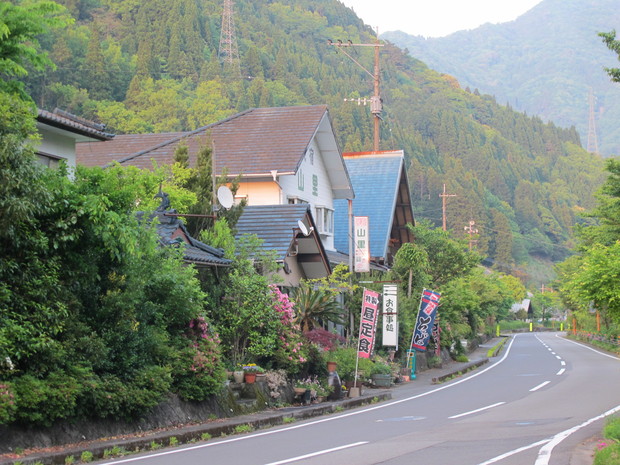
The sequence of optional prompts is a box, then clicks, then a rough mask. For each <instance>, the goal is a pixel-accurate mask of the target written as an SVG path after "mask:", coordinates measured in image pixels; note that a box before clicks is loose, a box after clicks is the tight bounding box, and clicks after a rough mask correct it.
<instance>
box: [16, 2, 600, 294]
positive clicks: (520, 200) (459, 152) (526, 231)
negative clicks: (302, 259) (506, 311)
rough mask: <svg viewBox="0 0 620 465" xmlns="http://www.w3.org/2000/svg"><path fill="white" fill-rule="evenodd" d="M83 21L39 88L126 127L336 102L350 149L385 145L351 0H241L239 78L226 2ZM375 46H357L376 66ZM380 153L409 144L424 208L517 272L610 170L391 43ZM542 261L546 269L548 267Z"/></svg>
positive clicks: (94, 9)
mask: <svg viewBox="0 0 620 465" xmlns="http://www.w3.org/2000/svg"><path fill="white" fill-rule="evenodd" d="M61 3H64V4H65V5H66V6H67V8H68V10H69V11H70V13H71V14H72V15H73V16H74V17H75V18H76V22H75V23H74V24H73V25H72V26H70V27H69V28H67V29H65V30H64V31H62V32H60V33H57V34H56V35H55V36H53V37H45V38H43V39H42V43H43V44H44V46H45V47H46V48H47V49H48V50H49V53H50V56H51V58H52V59H53V60H54V62H55V63H56V64H57V69H56V70H55V71H53V72H47V73H45V74H41V73H37V72H35V71H34V70H33V71H32V72H31V74H30V76H29V78H28V82H27V84H28V90H29V92H30V93H31V94H32V95H33V97H34V98H35V100H36V102H37V104H38V105H39V106H40V107H42V108H45V109H53V108H54V107H60V108H62V109H65V110H68V111H71V112H73V113H76V114H79V115H81V116H84V117H87V118H92V119H95V120H97V121H100V122H103V123H106V124H107V125H108V130H111V131H115V132H117V133H137V132H163V131H179V130H189V129H194V128H196V127H200V126H202V125H205V124H208V123H211V122H214V121H216V120H219V119H222V118H224V117H226V116H229V115H231V114H233V113H235V112H238V111H242V110H245V109H247V108H250V107H263V106H282V105H301V104H319V103H326V104H328V105H329V108H330V113H331V116H332V120H333V124H334V127H335V130H336V134H337V137H338V138H339V141H340V146H341V148H342V149H343V151H357V150H371V149H372V121H371V117H370V112H369V108H368V107H367V106H363V105H362V106H358V105H356V104H352V103H350V102H344V101H343V100H344V98H353V97H358V96H360V97H369V96H370V95H371V94H372V84H373V83H372V80H371V79H370V78H369V76H368V74H366V72H365V71H364V70H362V69H360V68H359V67H358V66H357V65H356V64H355V63H353V62H352V61H351V60H350V59H349V58H347V57H346V56H345V55H343V54H342V53H339V52H338V50H337V49H335V48H334V47H330V46H329V45H328V44H327V39H341V40H343V41H345V42H346V40H351V41H352V42H353V43H372V42H373V41H374V40H375V39H374V37H373V32H372V30H371V29H370V28H369V27H367V26H365V25H364V24H363V23H362V22H361V20H360V19H359V18H357V16H356V15H355V14H354V13H353V12H352V11H351V10H349V9H348V8H346V7H344V6H343V5H342V4H341V3H340V2H338V1H337V0H320V1H316V0H315V1H310V0H296V1H293V0H281V1H269V0H258V1H256V0H253V1H250V0H237V1H236V2H235V5H234V11H235V16H234V19H235V25H236V38H237V41H238V46H239V55H240V69H241V76H242V77H237V76H235V74H234V73H232V72H231V70H230V69H222V66H221V61H220V59H219V57H218V48H219V41H220V24H221V18H222V8H223V1H219V0H218V1H213V0H206V1H202V2H196V1H195V0H166V1H164V0H145V1H142V2H136V1H127V0H123V1H120V0H65V1H63V2H61ZM371 50H372V49H369V48H350V49H349V51H350V53H352V54H353V56H354V58H355V59H356V60H357V61H358V62H359V63H361V64H362V65H363V66H364V67H365V68H366V69H370V70H372V66H373V62H372V60H373V56H372V51H371ZM381 80H382V81H381V94H382V97H383V101H384V109H385V112H384V114H383V123H382V129H381V137H382V143H381V149H404V150H405V154H406V157H407V160H408V173H409V178H410V181H411V186H412V191H413V194H414V206H415V207H414V208H415V211H416V216H417V217H418V218H429V219H431V220H433V221H435V223H436V224H438V225H439V224H441V198H440V197H439V194H440V193H441V192H442V190H443V185H444V184H445V185H446V191H447V192H448V193H450V194H456V195H457V196H456V197H452V198H450V199H449V200H448V210H447V218H448V228H449V229H452V230H453V231H454V232H455V234H456V235H457V236H461V237H462V236H465V231H464V226H465V225H467V224H468V223H469V221H470V220H474V221H475V223H476V227H477V228H478V230H479V234H478V235H476V237H474V238H475V239H477V247H478V249H479V250H480V251H481V252H482V253H483V254H484V255H487V256H488V257H489V260H488V262H489V263H490V264H493V265H495V266H497V267H498V268H500V269H502V270H505V271H512V272H514V273H517V274H518V273H524V272H527V273H528V276H529V279H530V281H531V282H533V283H537V282H540V281H539V280H540V279H542V277H543V276H544V277H545V278H546V277H548V275H546V274H545V273H549V272H550V267H548V266H546V265H544V266H536V265H535V264H536V263H543V264H547V263H548V262H550V261H557V260H560V259H562V258H565V257H566V255H567V254H568V248H567V247H569V246H570V245H571V244H572V239H571V232H570V228H571V227H572V226H573V224H574V223H575V222H576V221H578V214H579V212H580V211H581V210H583V209H584V208H591V207H592V206H593V201H592V193H593V191H594V190H595V188H596V187H597V186H599V185H600V184H601V183H602V181H603V179H604V175H603V169H602V161H601V160H600V159H599V158H597V157H593V156H591V155H590V154H588V153H586V152H585V150H583V149H582V148H581V146H580V140H579V136H578V134H577V132H576V131H575V130H574V129H560V128H558V127H556V126H555V125H554V124H552V123H544V122H543V121H542V120H541V119H539V118H537V117H529V116H527V115H525V114H522V113H518V112H515V111H514V110H512V109H511V108H509V107H504V106H500V105H498V104H497V103H496V102H495V100H494V98H492V97H489V96H486V95H479V94H478V93H477V92H474V93H471V92H467V91H465V90H463V89H461V88H460V86H459V84H458V82H457V81H456V80H455V79H454V78H452V77H450V76H447V75H442V74H439V73H437V72H434V71H432V70H430V69H429V68H428V67H427V66H426V65H424V64H423V63H422V62H420V61H418V60H416V59H414V58H411V57H409V56H407V54H406V53H404V52H403V51H401V50H400V49H398V48H396V47H395V46H392V45H389V44H388V45H387V46H386V47H383V48H382V50H381ZM538 269H540V270H542V271H540V272H539V271H537V270H538Z"/></svg>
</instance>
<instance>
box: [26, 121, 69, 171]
mask: <svg viewBox="0 0 620 465" xmlns="http://www.w3.org/2000/svg"><path fill="white" fill-rule="evenodd" d="M37 126H38V131H39V133H40V134H41V143H40V144H39V145H38V146H35V149H36V150H37V151H39V152H44V153H47V154H50V155H55V156H57V157H60V158H64V159H65V160H67V165H68V166H69V167H70V168H72V169H75V138H74V137H67V136H63V135H62V134H58V133H56V132H52V131H50V130H48V129H47V128H46V127H45V126H43V125H41V124H39V125H37Z"/></svg>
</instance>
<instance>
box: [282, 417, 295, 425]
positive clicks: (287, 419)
mask: <svg viewBox="0 0 620 465" xmlns="http://www.w3.org/2000/svg"><path fill="white" fill-rule="evenodd" d="M282 423H284V424H288V423H295V417H284V418H282Z"/></svg>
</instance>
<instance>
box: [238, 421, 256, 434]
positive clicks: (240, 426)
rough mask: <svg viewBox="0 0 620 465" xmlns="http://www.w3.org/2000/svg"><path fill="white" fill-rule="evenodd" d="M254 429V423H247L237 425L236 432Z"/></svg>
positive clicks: (246, 431)
mask: <svg viewBox="0 0 620 465" xmlns="http://www.w3.org/2000/svg"><path fill="white" fill-rule="evenodd" d="M252 431H254V427H253V426H252V425H248V424H247V423H246V424H245V425H237V426H235V433H237V434H239V433H250V432H252Z"/></svg>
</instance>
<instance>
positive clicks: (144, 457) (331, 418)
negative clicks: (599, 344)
mask: <svg viewBox="0 0 620 465" xmlns="http://www.w3.org/2000/svg"><path fill="white" fill-rule="evenodd" d="M518 336H519V335H518V334H515V335H513V337H512V338H511V340H510V343H509V344H508V347H506V352H505V353H504V356H503V357H502V358H500V359H499V360H498V361H497V362H495V363H494V364H493V365H490V366H488V367H487V368H485V369H483V370H480V371H476V372H475V373H473V374H472V375H470V376H468V377H466V378H461V379H459V380H457V381H454V382H451V383H448V384H444V385H443V386H441V387H438V388H437V389H433V390H432V391H426V392H423V393H422V394H417V395H415V396H411V397H406V398H404V399H399V400H395V401H393V402H386V403H383V404H379V405H375V406H373V407H369V408H365V409H359V410H355V411H352V412H347V413H343V414H342V415H334V416H329V417H325V418H321V419H319V420H314V421H309V422H307V423H300V424H298V425H289V426H286V427H284V428H279V429H275V430H269V431H260V432H257V433H251V434H247V435H243V436H238V437H234V438H228V439H224V440H222V441H217V442H209V443H206V444H198V445H195V446H191V447H184V448H180V449H172V450H169V451H164V452H158V453H155V454H148V455H142V456H140V457H131V458H127V459H121V460H114V461H113V462H104V463H102V464H100V465H113V464H114V465H116V464H119V463H129V462H137V461H139V460H147V459H150V458H153V457H161V456H164V455H171V454H179V453H182V452H187V451H191V450H196V449H204V448H207V447H214V446H217V445H219V444H226V443H229V442H237V441H247V440H248V439H253V438H256V437H260V436H270V435H272V434H278V433H281V432H282V431H290V430H293V429H300V428H307V427H308V426H313V425H316V424H319V423H327V422H330V421H336V420H339V419H341V418H347V417H352V416H355V415H361V414H362V413H366V412H371V411H373V410H379V409H382V408H386V407H391V406H392V405H397V404H402V403H403V402H409V401H410V400H415V399H419V398H420V397H426V396H428V395H431V394H434V393H435V392H439V391H443V390H444V389H448V388H451V387H453V386H456V385H458V384H461V383H465V382H467V381H469V380H471V379H474V378H476V377H478V376H480V375H482V374H484V373H486V372H487V371H489V370H491V369H493V368H495V367H496V366H498V365H499V364H501V363H502V362H503V361H504V360H506V359H507V358H508V355H509V354H510V349H511V348H512V344H513V343H514V341H515V339H516V338H517V337H518Z"/></svg>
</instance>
